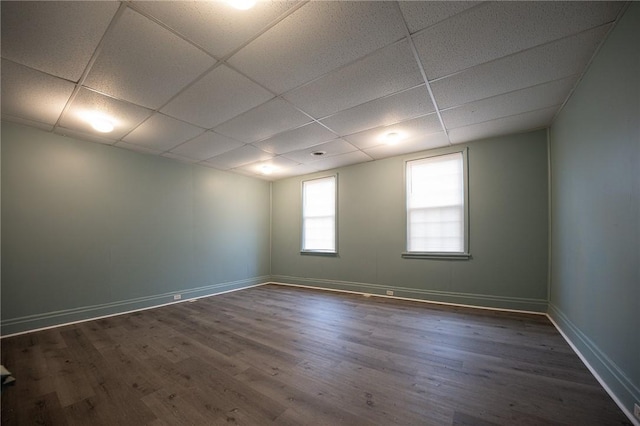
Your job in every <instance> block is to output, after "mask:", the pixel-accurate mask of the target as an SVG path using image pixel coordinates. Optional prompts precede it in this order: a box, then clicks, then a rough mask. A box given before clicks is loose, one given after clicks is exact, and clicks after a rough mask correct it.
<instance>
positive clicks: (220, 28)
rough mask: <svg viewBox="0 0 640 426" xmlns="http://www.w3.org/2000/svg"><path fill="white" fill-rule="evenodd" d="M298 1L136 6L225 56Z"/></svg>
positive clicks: (165, 2) (202, 46) (207, 49)
mask: <svg viewBox="0 0 640 426" xmlns="http://www.w3.org/2000/svg"><path fill="white" fill-rule="evenodd" d="M295 3H296V2H285V1H259V2H257V3H256V5H255V6H254V7H253V8H251V9H249V10H238V9H236V8H234V7H232V6H230V5H229V4H228V3H227V2H225V1H189V2H187V1H140V2H138V1H137V2H135V4H134V5H135V7H136V8H139V9H140V10H142V11H144V12H145V13H148V14H149V15H151V16H153V17H155V18H156V19H158V20H159V21H162V22H163V23H164V24H166V25H167V26H168V27H170V28H172V29H173V30H175V31H176V32H178V33H180V34H181V35H182V36H183V37H185V38H187V39H189V40H191V41H192V42H193V43H195V44H197V45H198V46H200V47H201V48H203V49H204V50H206V51H207V52H209V53H211V54H213V55H216V56H218V57H222V56H224V55H225V54H227V53H230V52H231V51H233V50H235V49H236V48H238V47H240V46H241V45H242V44H243V43H246V42H247V41H248V40H250V39H251V38H252V37H254V36H255V35H256V34H258V33H259V32H260V31H261V30H262V29H263V28H265V27H266V26H267V25H268V24H269V23H271V22H272V21H274V20H275V19H276V18H278V17H279V16H280V15H282V14H283V13H285V12H286V11H287V9H289V8H291V7H292V6H293V5H295Z"/></svg>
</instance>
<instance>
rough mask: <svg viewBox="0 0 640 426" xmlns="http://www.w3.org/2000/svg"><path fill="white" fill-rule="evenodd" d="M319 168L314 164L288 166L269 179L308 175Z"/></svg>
mask: <svg viewBox="0 0 640 426" xmlns="http://www.w3.org/2000/svg"><path fill="white" fill-rule="evenodd" d="M319 170H320V169H318V168H316V167H314V166H312V165H311V164H298V165H297V166H293V167H288V168H287V169H282V170H279V171H278V174H277V175H271V179H268V180H278V179H284V178H288V177H292V176H300V175H307V174H310V173H315V172H317V171H319ZM263 179H264V177H263Z"/></svg>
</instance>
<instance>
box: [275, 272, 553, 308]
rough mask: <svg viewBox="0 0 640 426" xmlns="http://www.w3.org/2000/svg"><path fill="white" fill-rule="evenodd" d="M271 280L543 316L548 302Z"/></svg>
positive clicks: (334, 282) (280, 278)
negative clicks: (390, 294)
mask: <svg viewBox="0 0 640 426" xmlns="http://www.w3.org/2000/svg"><path fill="white" fill-rule="evenodd" d="M271 279H272V282H271V284H278V285H293V286H299V287H309V288H317V289H321V290H333V291H342V292H349V293H357V294H364V295H373V296H381V297H393V298H396V299H408V300H413V301H419V302H429V303H441V304H448V305H457V306H468V307H472V308H481V309H493V310H502V311H515V312H525V313H535V314H543V315H544V314H546V312H547V301H546V300H543V299H527V298H519V297H503V296H490V295H482V294H469V293H455V292H446V291H436V290H423V289H415V288H407V287H397V286H385V285H381V284H370V283H360V282H350V281H337V280H323V279H315V278H300V277H289V276H284V275H273V276H271ZM388 290H390V291H393V295H392V296H389V295H387V291H388Z"/></svg>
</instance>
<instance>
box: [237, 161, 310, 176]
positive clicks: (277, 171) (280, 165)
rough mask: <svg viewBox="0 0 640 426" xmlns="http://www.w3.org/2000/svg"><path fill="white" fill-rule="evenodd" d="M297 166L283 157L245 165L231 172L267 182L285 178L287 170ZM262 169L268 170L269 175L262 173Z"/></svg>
mask: <svg viewBox="0 0 640 426" xmlns="http://www.w3.org/2000/svg"><path fill="white" fill-rule="evenodd" d="M298 165H299V164H298V163H296V162H295V161H293V160H289V159H288V158H284V157H274V158H271V159H269V160H265V161H258V162H255V163H251V164H246V165H244V166H241V167H239V168H237V169H234V170H233V171H234V172H235V171H242V172H245V173H247V174H249V175H250V176H256V177H260V178H262V179H267V180H275V179H278V178H281V177H284V176H287V173H286V172H287V170H290V169H292V168H294V167H297V166H298ZM264 168H268V169H269V171H270V173H264Z"/></svg>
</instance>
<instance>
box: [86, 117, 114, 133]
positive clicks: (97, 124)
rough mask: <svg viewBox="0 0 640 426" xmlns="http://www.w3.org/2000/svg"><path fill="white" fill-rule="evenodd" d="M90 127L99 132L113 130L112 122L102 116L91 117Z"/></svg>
mask: <svg viewBox="0 0 640 426" xmlns="http://www.w3.org/2000/svg"><path fill="white" fill-rule="evenodd" d="M91 127H93V128H94V129H95V130H97V131H98V132H100V133H109V132H113V123H112V122H111V121H110V120H107V119H106V118H102V117H93V118H92V119H91Z"/></svg>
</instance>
